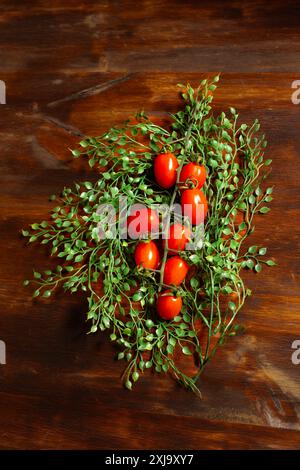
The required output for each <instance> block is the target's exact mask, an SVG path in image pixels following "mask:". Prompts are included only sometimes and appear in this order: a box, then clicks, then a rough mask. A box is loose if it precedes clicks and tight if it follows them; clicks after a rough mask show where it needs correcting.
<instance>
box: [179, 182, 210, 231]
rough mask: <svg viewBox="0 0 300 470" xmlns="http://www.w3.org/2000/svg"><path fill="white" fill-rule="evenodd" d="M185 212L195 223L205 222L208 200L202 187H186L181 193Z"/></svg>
mask: <svg viewBox="0 0 300 470" xmlns="http://www.w3.org/2000/svg"><path fill="white" fill-rule="evenodd" d="M181 205H182V209H183V214H184V215H186V216H188V217H189V219H190V221H191V223H192V224H193V225H199V224H201V223H202V222H204V219H205V217H206V214H207V200H206V197H205V195H204V193H203V192H202V191H201V190H200V189H185V190H184V191H183V193H182V195H181Z"/></svg>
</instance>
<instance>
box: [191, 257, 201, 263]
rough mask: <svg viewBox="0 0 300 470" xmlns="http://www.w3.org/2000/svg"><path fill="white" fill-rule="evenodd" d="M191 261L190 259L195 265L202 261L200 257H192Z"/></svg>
mask: <svg viewBox="0 0 300 470" xmlns="http://www.w3.org/2000/svg"><path fill="white" fill-rule="evenodd" d="M189 259H190V260H191V262H192V263H194V264H196V263H199V261H200V258H199V256H198V255H191V256H190V257H189Z"/></svg>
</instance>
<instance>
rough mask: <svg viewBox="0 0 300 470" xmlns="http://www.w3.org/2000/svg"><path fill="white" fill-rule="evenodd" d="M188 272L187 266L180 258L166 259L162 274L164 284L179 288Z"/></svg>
mask: <svg viewBox="0 0 300 470" xmlns="http://www.w3.org/2000/svg"><path fill="white" fill-rule="evenodd" d="M188 270H189V265H188V264H187V263H186V262H185V261H184V260H183V259H182V258H180V256H172V257H171V258H169V259H167V261H166V265H165V272H164V284H167V285H168V286H170V285H173V286H179V284H181V283H182V281H183V280H184V278H185V276H186V275H187V273H188Z"/></svg>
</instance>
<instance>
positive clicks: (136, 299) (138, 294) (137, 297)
mask: <svg viewBox="0 0 300 470" xmlns="http://www.w3.org/2000/svg"><path fill="white" fill-rule="evenodd" d="M143 297H144V296H143V294H142V292H140V291H139V292H136V293H135V294H133V296H132V300H133V301H134V302H139V301H140V300H141V299H142V298H143Z"/></svg>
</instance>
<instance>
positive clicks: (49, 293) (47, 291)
mask: <svg viewBox="0 0 300 470" xmlns="http://www.w3.org/2000/svg"><path fill="white" fill-rule="evenodd" d="M50 296H51V291H50V290H45V292H44V293H43V297H45V298H46V299H47V298H48V297H50Z"/></svg>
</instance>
